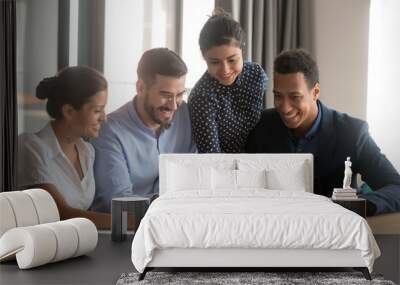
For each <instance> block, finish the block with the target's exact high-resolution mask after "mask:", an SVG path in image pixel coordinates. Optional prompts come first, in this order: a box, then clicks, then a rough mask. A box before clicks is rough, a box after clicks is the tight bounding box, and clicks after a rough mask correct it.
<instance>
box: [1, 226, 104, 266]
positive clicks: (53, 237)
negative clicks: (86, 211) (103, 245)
mask: <svg viewBox="0 0 400 285" xmlns="http://www.w3.org/2000/svg"><path fill="white" fill-rule="evenodd" d="M97 239H98V236H97V229H96V226H95V225H94V224H93V222H91V221H90V220H88V219H85V218H74V219H69V220H65V221H61V222H55V223H49V224H42V225H35V226H29V227H18V228H13V229H11V230H8V231H7V232H6V233H5V234H4V235H3V236H2V237H1V238H0V261H4V260H9V259H12V258H14V257H16V259H17V263H18V266H19V268H20V269H28V268H32V267H36V266H40V265H43V264H46V263H50V262H56V261H60V260H63V259H67V258H71V257H75V256H79V255H83V254H86V253H88V252H90V251H92V250H93V249H94V248H95V247H96V245H97V241H98V240H97Z"/></svg>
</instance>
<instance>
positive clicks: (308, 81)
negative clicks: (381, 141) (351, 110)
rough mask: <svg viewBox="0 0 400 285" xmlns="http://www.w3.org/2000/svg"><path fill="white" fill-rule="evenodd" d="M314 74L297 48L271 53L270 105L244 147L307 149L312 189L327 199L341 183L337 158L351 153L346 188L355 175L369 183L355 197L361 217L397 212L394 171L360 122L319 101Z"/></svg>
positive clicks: (398, 183)
mask: <svg viewBox="0 0 400 285" xmlns="http://www.w3.org/2000/svg"><path fill="white" fill-rule="evenodd" d="M318 73H319V72H318V66H317V64H316V62H315V61H314V60H313V59H312V58H311V56H310V55H309V54H308V53H306V52H305V51H303V50H289V51H285V52H283V53H281V54H280V55H278V56H277V58H276V59H275V61H274V88H273V91H274V105H275V108H272V109H268V110H265V111H264V112H263V114H262V116H261V120H260V122H259V123H258V124H257V126H256V127H255V129H254V130H253V131H252V132H251V133H250V135H249V137H248V139H247V144H246V151H247V152H249V153H312V154H313V156H314V193H315V194H320V195H325V196H328V197H330V196H331V195H332V190H333V188H340V187H342V185H343V184H342V183H343V170H344V163H343V162H344V161H345V160H346V158H347V157H351V161H352V169H353V174H354V175H353V177H352V187H353V188H356V187H357V185H356V175H355V174H357V173H358V174H360V175H361V178H362V180H363V181H364V182H366V185H368V186H369V187H363V188H362V190H363V191H362V193H361V194H360V195H359V196H361V197H363V198H365V199H366V200H367V215H377V214H382V213H388V212H398V211H400V175H399V173H398V172H397V171H396V169H395V168H394V167H393V165H392V164H391V163H390V162H389V160H388V159H387V158H386V157H385V155H383V154H382V153H381V151H380V149H379V147H378V146H377V145H376V143H375V142H374V140H373V139H372V137H371V136H370V135H369V132H368V125H367V123H366V122H364V121H362V120H359V119H356V118H353V117H350V116H348V115H347V114H343V113H340V112H338V111H336V110H333V109H330V108H329V107H327V106H325V105H324V104H322V102H321V101H320V100H319V99H318V97H319V94H320V85H319V75H318ZM349 96H351V95H349ZM366 189H368V190H369V191H365V190H366ZM371 189H372V191H371Z"/></svg>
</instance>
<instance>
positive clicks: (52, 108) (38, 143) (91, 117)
mask: <svg viewBox="0 0 400 285" xmlns="http://www.w3.org/2000/svg"><path fill="white" fill-rule="evenodd" d="M36 96H37V97H38V98H39V99H47V104H46V109H47V112H48V114H49V115H50V117H51V118H52V120H51V121H50V122H49V123H48V124H47V125H46V126H45V127H44V128H43V129H41V130H40V131H39V132H37V133H35V134H22V135H20V136H19V139H18V143H19V146H18V147H19V149H18V154H19V155H18V156H19V158H18V185H19V186H20V187H21V188H26V187H39V188H43V189H45V190H47V191H48V192H49V193H50V194H51V195H52V196H53V198H54V200H55V201H56V204H57V207H58V209H59V212H60V215H61V218H62V219H68V218H73V217H85V218H88V219H90V220H92V221H93V222H94V223H95V224H96V226H97V227H98V228H99V229H108V228H110V221H111V220H110V215H109V214H103V213H96V212H92V211H88V209H89V207H90V205H91V204H92V201H93V197H94V194H95V182H94V176H93V163H94V149H93V147H92V145H90V144H89V143H87V142H85V141H84V140H83V139H82V137H85V138H94V137H97V136H98V134H99V130H100V125H101V123H103V122H104V121H105V120H106V115H105V110H104V107H105V105H106V102H107V81H106V80H105V78H104V77H103V75H101V74H100V73H99V72H97V71H96V70H94V69H91V68H89V67H84V66H76V67H67V68H65V69H63V70H62V71H60V72H59V73H58V74H57V75H56V76H54V77H50V78H45V79H43V80H42V81H41V82H40V83H39V85H38V87H37V88H36Z"/></svg>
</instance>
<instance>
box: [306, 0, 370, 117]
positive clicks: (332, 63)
mask: <svg viewBox="0 0 400 285" xmlns="http://www.w3.org/2000/svg"><path fill="white" fill-rule="evenodd" d="M313 1H314V13H313V14H314V25H313V29H314V31H313V32H314V33H315V42H314V47H313V51H314V56H315V58H316V60H317V63H318V66H319V69H320V83H321V97H320V99H321V100H322V101H323V103H325V104H326V105H328V106H330V107H332V108H334V109H337V110H340V111H342V112H345V113H348V114H349V115H352V116H355V117H358V118H361V119H364V120H365V119H366V106H367V79H368V25H369V4H370V1H369V0H335V1H332V0H313Z"/></svg>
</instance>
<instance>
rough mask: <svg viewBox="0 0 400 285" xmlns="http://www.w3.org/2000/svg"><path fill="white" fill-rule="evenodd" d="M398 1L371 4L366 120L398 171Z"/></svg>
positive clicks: (399, 101)
mask: <svg viewBox="0 0 400 285" xmlns="http://www.w3.org/2000/svg"><path fill="white" fill-rule="evenodd" d="M399 12H400V1H398V0H372V1H371V26H370V45H369V48H370V50H369V78H368V84H369V86H368V101H367V120H368V122H369V125H370V131H371V134H372V135H373V137H374V138H375V140H376V142H377V143H378V145H379V146H380V147H381V149H382V151H383V152H384V153H386V155H387V156H388V157H389V159H390V160H391V161H392V163H393V164H394V166H395V167H396V169H397V170H398V171H400V150H399V146H398V145H399V143H400V131H399V127H398V126H397V124H398V122H399V121H400V112H399V105H400V92H399V87H398V86H399V83H398V81H399V79H400V68H399V64H400V53H399V47H400V32H399V31H400V17H399Z"/></svg>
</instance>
